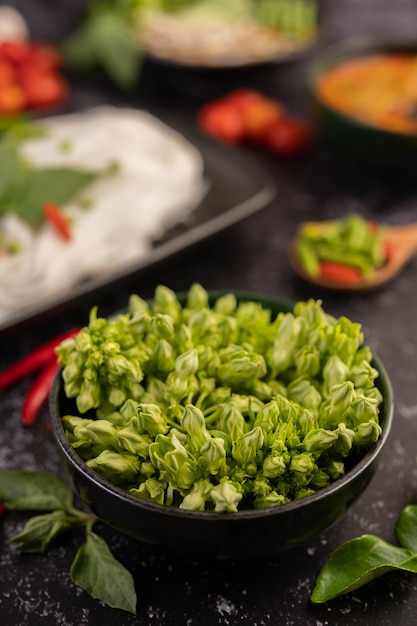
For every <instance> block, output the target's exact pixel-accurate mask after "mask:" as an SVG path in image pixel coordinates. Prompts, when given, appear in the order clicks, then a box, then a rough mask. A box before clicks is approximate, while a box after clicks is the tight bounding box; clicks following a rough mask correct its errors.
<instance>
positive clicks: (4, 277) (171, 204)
mask: <svg viewBox="0 0 417 626" xmlns="http://www.w3.org/2000/svg"><path fill="white" fill-rule="evenodd" d="M43 124H44V125H45V126H46V128H47V129H48V135H47V136H46V137H42V138H36V139H30V140H27V141H26V142H25V143H24V146H23V148H22V153H23V155H24V156H25V157H28V158H29V159H30V161H31V162H33V163H35V164H37V165H39V166H54V167H55V166H58V165H68V166H76V167H78V168H79V167H82V168H85V169H90V170H91V169H94V170H96V169H100V170H102V169H104V168H106V167H107V166H109V164H111V163H112V162H116V163H117V164H118V166H119V169H118V170H117V172H116V173H114V174H112V175H109V176H105V177H103V178H99V179H98V180H96V181H94V183H92V184H91V185H90V186H89V187H88V189H86V190H85V192H83V193H82V194H81V196H80V198H81V199H82V198H84V199H85V198H86V197H87V198H88V199H89V200H91V202H92V205H91V207H90V208H89V209H85V208H82V206H81V203H80V199H79V201H78V203H77V202H72V203H71V204H68V205H67V206H65V211H66V213H67V214H68V215H69V216H70V218H71V220H72V234H73V236H72V239H71V240H70V241H65V240H63V239H62V237H60V236H59V235H58V234H57V233H56V231H55V230H54V229H53V227H52V226H51V225H50V224H49V223H46V224H44V225H43V226H42V227H41V228H40V229H38V230H35V229H33V228H31V227H30V226H28V224H27V223H25V222H23V221H22V220H20V219H19V218H18V217H17V216H16V215H14V214H9V215H6V216H5V217H3V218H1V220H0V230H1V231H2V232H3V233H4V235H5V238H6V240H11V241H18V242H19V243H20V246H21V251H19V252H18V253H14V254H12V253H10V254H9V253H3V255H2V256H1V257H0V321H4V320H6V319H9V318H11V317H12V316H13V315H14V314H16V313H17V312H22V311H24V310H25V309H30V308H32V307H34V306H37V305H40V304H43V303H45V302H47V301H48V300H50V299H51V298H54V297H58V296H61V295H63V294H66V293H67V292H68V291H69V290H70V289H71V287H72V286H73V285H75V284H76V283H78V282H79V281H81V280H83V279H86V278H91V277H95V276H103V275H106V274H110V273H111V272H112V271H115V270H118V269H120V268H123V267H124V266H126V265H127V264H130V263H134V262H135V261H137V260H139V259H140V258H141V257H143V256H145V255H146V254H147V253H148V252H149V250H150V248H151V245H152V241H154V240H155V239H156V238H158V237H160V236H161V235H162V234H163V233H164V231H166V229H167V228H168V227H169V226H172V225H173V224H175V223H178V222H181V221H184V220H186V219H187V216H188V215H189V213H190V212H191V211H192V210H193V209H194V208H195V207H196V206H197V205H198V203H199V201H200V200H201V198H202V196H203V195H204V193H205V192H206V187H207V185H206V183H205V181H204V174H203V160H202V157H201V155H200V153H199V152H198V150H197V149H196V148H195V147H194V146H192V145H191V144H190V143H189V142H188V141H187V140H185V139H184V138H183V137H182V136H181V135H179V134H178V133H176V132H175V131H173V130H172V129H170V128H168V127H167V126H165V125H164V124H162V123H161V122H160V121H159V120H157V119H156V118H154V117H153V116H151V115H150V114H148V113H146V112H144V111H139V110H134V109H118V108H113V107H99V108H97V109H93V110H90V111H87V112H86V113H79V114H72V115H66V116H61V117H56V118H50V119H49V120H47V121H46V122H43ZM64 142H65V143H68V144H69V146H70V148H69V149H68V150H63V149H62V146H63V143H64Z"/></svg>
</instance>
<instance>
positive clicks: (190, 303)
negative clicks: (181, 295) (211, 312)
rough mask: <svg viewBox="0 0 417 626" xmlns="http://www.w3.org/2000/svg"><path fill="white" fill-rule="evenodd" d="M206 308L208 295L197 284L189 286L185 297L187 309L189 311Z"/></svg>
mask: <svg viewBox="0 0 417 626" xmlns="http://www.w3.org/2000/svg"><path fill="white" fill-rule="evenodd" d="M207 306H208V293H207V291H206V290H205V289H204V288H203V287H202V286H201V285H200V284H198V283H194V284H193V285H191V288H190V290H189V291H188V296H187V307H188V308H189V309H204V308H206V307H207Z"/></svg>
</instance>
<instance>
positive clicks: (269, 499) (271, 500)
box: [253, 491, 289, 509]
mask: <svg viewBox="0 0 417 626" xmlns="http://www.w3.org/2000/svg"><path fill="white" fill-rule="evenodd" d="M286 502H289V499H288V498H286V497H285V496H284V495H283V494H281V493H277V492H276V491H271V492H270V493H269V494H268V495H266V496H261V497H258V498H255V500H254V503H253V506H254V508H255V509H269V508H270V507H273V506H279V505H280V504H285V503H286Z"/></svg>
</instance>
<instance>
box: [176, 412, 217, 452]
mask: <svg viewBox="0 0 417 626" xmlns="http://www.w3.org/2000/svg"><path fill="white" fill-rule="evenodd" d="M181 426H182V427H183V428H184V429H185V431H186V432H187V434H188V437H189V441H190V443H191V446H192V448H193V449H194V450H195V451H197V452H198V451H199V450H200V448H202V447H203V446H204V444H205V443H206V442H207V440H209V439H210V435H209V433H208V432H207V430H206V421H205V419H204V415H203V413H202V412H201V411H200V409H198V408H197V407H195V406H193V405H192V404H187V405H186V407H185V408H184V412H183V414H182V417H181Z"/></svg>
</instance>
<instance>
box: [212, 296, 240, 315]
mask: <svg viewBox="0 0 417 626" xmlns="http://www.w3.org/2000/svg"><path fill="white" fill-rule="evenodd" d="M236 307H237V300H236V296H235V294H234V293H227V294H225V295H224V296H220V298H217V300H216V302H215V303H214V307H213V308H214V310H215V311H216V313H220V315H232V313H233V312H234V311H235V310H236Z"/></svg>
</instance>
